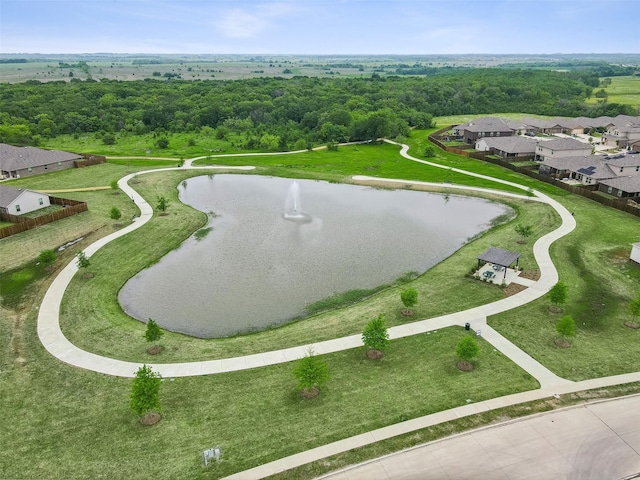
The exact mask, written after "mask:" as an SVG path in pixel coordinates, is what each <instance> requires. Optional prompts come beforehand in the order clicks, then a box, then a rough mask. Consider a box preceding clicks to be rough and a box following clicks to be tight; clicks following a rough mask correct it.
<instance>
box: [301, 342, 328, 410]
mask: <svg viewBox="0 0 640 480" xmlns="http://www.w3.org/2000/svg"><path fill="white" fill-rule="evenodd" d="M293 375H294V376H295V377H296V379H297V380H298V388H299V389H300V390H301V392H302V396H303V397H304V398H306V399H309V398H314V397H317V396H318V394H319V393H320V389H321V388H322V387H323V386H325V385H326V383H327V382H328V381H329V377H330V376H329V367H328V366H327V362H325V361H324V360H323V359H321V358H320V357H317V356H316V355H314V353H313V349H311V348H310V349H309V350H308V351H307V354H306V355H305V356H304V357H303V358H301V359H300V360H298V362H297V363H296V365H295V367H294V368H293Z"/></svg>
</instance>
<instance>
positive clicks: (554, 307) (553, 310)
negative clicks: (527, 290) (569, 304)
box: [549, 305, 562, 313]
mask: <svg viewBox="0 0 640 480" xmlns="http://www.w3.org/2000/svg"><path fill="white" fill-rule="evenodd" d="M549 311H550V312H551V313H562V308H560V307H559V306H557V305H551V306H550V307H549Z"/></svg>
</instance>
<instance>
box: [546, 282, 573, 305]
mask: <svg viewBox="0 0 640 480" xmlns="http://www.w3.org/2000/svg"><path fill="white" fill-rule="evenodd" d="M568 292H569V287H567V284H566V283H564V282H558V283H556V284H555V285H554V286H553V287H551V290H549V292H548V293H547V297H548V298H549V300H551V303H553V305H554V307H555V311H557V312H561V311H562V309H561V308H560V307H559V305H561V304H563V303H564V302H566V301H567V295H568Z"/></svg>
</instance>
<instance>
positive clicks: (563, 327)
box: [556, 315, 576, 347]
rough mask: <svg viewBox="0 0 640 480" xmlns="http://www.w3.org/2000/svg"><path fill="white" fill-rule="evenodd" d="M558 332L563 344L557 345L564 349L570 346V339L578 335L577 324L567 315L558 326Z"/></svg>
mask: <svg viewBox="0 0 640 480" xmlns="http://www.w3.org/2000/svg"><path fill="white" fill-rule="evenodd" d="M556 332H558V334H559V335H560V338H561V342H556V344H558V345H560V346H564V347H568V346H569V345H570V342H569V338H571V337H574V336H575V334H576V322H575V321H574V320H573V318H572V317H571V316H569V315H565V316H564V317H562V318H561V319H560V320H558V323H557V324H556Z"/></svg>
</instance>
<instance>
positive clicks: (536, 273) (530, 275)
mask: <svg viewBox="0 0 640 480" xmlns="http://www.w3.org/2000/svg"><path fill="white" fill-rule="evenodd" d="M518 276H519V277H520V278H526V279H528V280H533V281H538V280H540V270H522V271H521V272H520V275H518Z"/></svg>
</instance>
